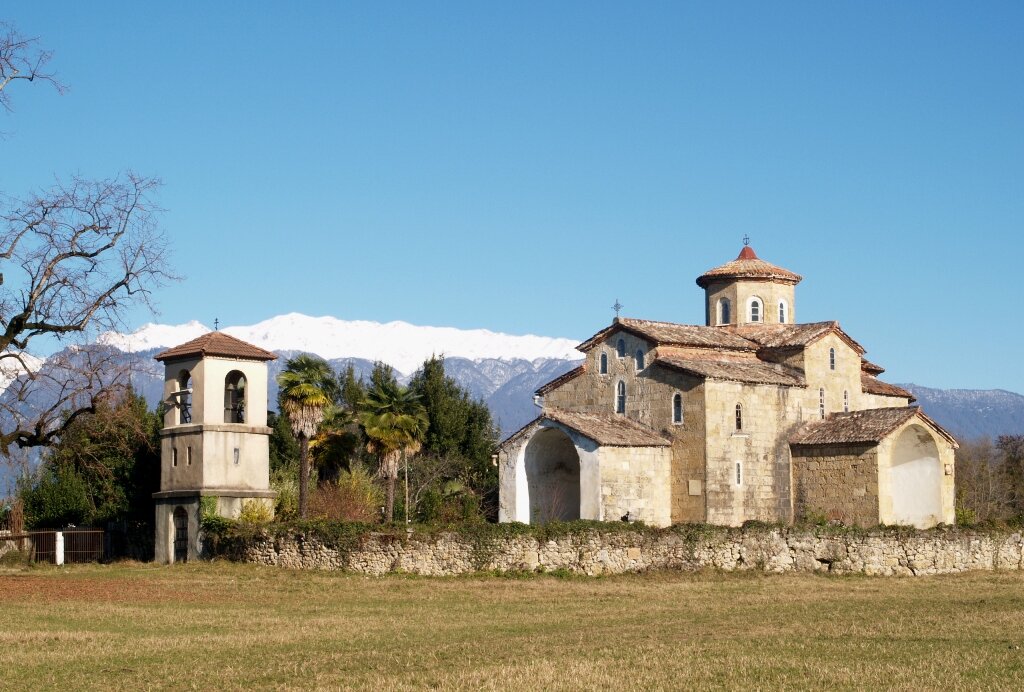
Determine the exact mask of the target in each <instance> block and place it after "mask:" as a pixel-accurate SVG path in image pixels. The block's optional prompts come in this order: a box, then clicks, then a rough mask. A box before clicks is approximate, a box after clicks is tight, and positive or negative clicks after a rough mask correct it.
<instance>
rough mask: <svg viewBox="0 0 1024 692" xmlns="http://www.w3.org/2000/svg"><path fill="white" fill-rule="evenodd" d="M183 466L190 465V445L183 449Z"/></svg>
mask: <svg viewBox="0 0 1024 692" xmlns="http://www.w3.org/2000/svg"><path fill="white" fill-rule="evenodd" d="M185 465H186V466H191V465H192V445H189V446H188V447H186V448H185Z"/></svg>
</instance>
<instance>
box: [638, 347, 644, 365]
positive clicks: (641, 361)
mask: <svg viewBox="0 0 1024 692" xmlns="http://www.w3.org/2000/svg"><path fill="white" fill-rule="evenodd" d="M636 369H637V370H643V369H644V352H643V351H642V350H640V349H639V348H638V349H637V350H636Z"/></svg>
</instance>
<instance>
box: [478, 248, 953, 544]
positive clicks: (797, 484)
mask: <svg viewBox="0 0 1024 692" xmlns="http://www.w3.org/2000/svg"><path fill="white" fill-rule="evenodd" d="M801 278H802V277H800V276H799V275H797V274H794V273H793V272H791V271H788V270H786V269H783V268H782V267H778V266H775V265H773V264H770V263H769V262H766V261H764V260H762V259H759V258H758V256H757V255H756V254H755V252H754V250H753V248H751V247H749V246H748V245H744V247H743V250H742V252H740V254H739V256H738V257H737V258H736V259H735V260H733V261H732V262H727V263H726V264H723V265H721V266H719V267H715V268H714V269H710V270H708V271H707V272H705V273H704V274H702V275H701V276H700V277H698V278H697V285H698V286H700V287H701V288H702V289H704V300H705V310H706V319H705V324H703V325H688V324H675V323H671V322H655V321H651V320H640V319H629V318H624V317H623V318H619V317H616V318H615V320H614V321H613V322H612V324H611V325H609V326H608V327H606V328H604V329H602V330H601V331H599V332H598V333H597V334H595V335H594V336H592V337H590V338H589V339H587V340H586V341H584V342H583V343H582V344H580V345H579V346H578V348H579V350H580V351H582V352H583V353H584V354H585V356H586V358H585V360H584V362H583V364H582V365H581V366H579V367H577V368H575V369H573V370H571V371H569V372H567V373H566V374H564V375H562V376H561V377H559V378H557V379H555V380H553V381H551V382H549V383H547V384H546V385H544V386H543V387H541V388H540V389H539V390H537V403H538V404H539V405H540V406H541V409H542V410H541V413H540V415H539V416H538V417H537V418H536V419H535V420H533V421H532V422H530V423H529V424H527V425H526V426H525V427H524V428H522V429H521V430H519V431H518V432H516V433H514V434H513V435H512V436H510V437H509V438H508V439H506V440H505V441H504V442H503V443H502V444H501V446H500V448H499V454H498V466H499V478H500V481H499V482H500V507H499V519H500V520H501V521H519V522H524V523H540V522H545V521H550V520H556V519H557V520H571V519H596V520H603V521H618V520H620V519H625V520H639V521H644V522H646V523H648V524H651V525H654V526H666V525H669V524H675V523H681V522H706V523H710V524H720V525H729V526H736V525H739V524H742V523H743V522H744V521H748V520H759V521H766V522H793V521H800V520H809V519H830V520H836V521H840V522H843V523H845V524H851V525H861V526H874V525H877V524H904V525H913V526H916V527H919V528H926V527H930V526H934V525H936V524H939V523H947V524H952V523H953V521H954V494H953V454H954V449H955V448H956V446H957V444H956V441H955V440H954V439H953V437H952V436H951V435H950V434H949V433H948V432H946V431H945V430H943V429H942V428H941V427H940V426H939V425H937V424H936V423H935V422H934V421H932V420H931V419H930V418H929V417H928V416H926V415H925V414H924V412H923V411H921V409H920V408H917V407H915V406H912V405H911V404H913V402H914V397H913V395H912V394H911V393H910V392H907V391H906V390H904V389H901V388H900V387H896V386H894V385H891V384H887V383H885V382H883V381H881V380H879V379H878V375H880V374H881V373H882V372H883V369H882V368H881V367H879V366H877V365H875V364H873V363H871V362H870V361H868V360H867V359H866V358H865V357H864V355H865V350H864V347H863V346H861V345H860V344H859V343H857V342H856V341H855V340H854V339H853V338H852V337H851V336H850V335H849V334H847V333H846V332H844V331H843V330H842V328H841V327H840V326H839V323H838V322H812V323H805V324H800V323H799V322H797V320H796V316H797V311H796V309H797V306H796V285H797V284H798V283H800V281H801Z"/></svg>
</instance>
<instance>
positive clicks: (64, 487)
mask: <svg viewBox="0 0 1024 692" xmlns="http://www.w3.org/2000/svg"><path fill="white" fill-rule="evenodd" d="M21 498H22V500H23V501H24V503H25V524H26V525H27V526H28V527H29V528H34V529H38V528H48V529H58V528H62V527H64V526H67V525H69V524H76V525H82V524H86V523H88V520H89V517H90V516H91V515H92V511H93V508H92V505H91V504H90V502H89V491H88V488H86V487H85V481H83V480H82V478H81V476H79V475H78V474H77V473H75V472H74V470H73V469H71V468H68V467H66V466H57V467H53V466H46V467H44V469H43V474H42V476H41V477H40V478H39V480H38V481H37V482H36V483H35V484H34V485H32V486H29V487H26V488H23V489H22V492H21Z"/></svg>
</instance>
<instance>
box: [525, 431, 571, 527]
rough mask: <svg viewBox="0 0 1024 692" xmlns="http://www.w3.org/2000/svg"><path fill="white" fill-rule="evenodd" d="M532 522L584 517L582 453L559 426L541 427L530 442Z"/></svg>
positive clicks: (528, 477)
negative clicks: (581, 501) (581, 505)
mask: <svg viewBox="0 0 1024 692" xmlns="http://www.w3.org/2000/svg"><path fill="white" fill-rule="evenodd" d="M524 455H525V459H524V461H525V466H526V483H527V493H528V494H529V498H530V505H529V506H530V523H531V524H543V523H546V522H549V521H572V520H574V519H579V518H580V456H579V453H578V452H577V451H576V446H575V445H574V444H573V442H572V440H571V439H570V438H569V436H568V435H566V434H565V433H564V432H563V431H562V430H559V429H558V428H544V429H542V430H539V431H538V432H537V433H536V434H535V435H534V436H533V439H531V440H530V442H529V443H528V444H527V445H526V450H525V452H524Z"/></svg>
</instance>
